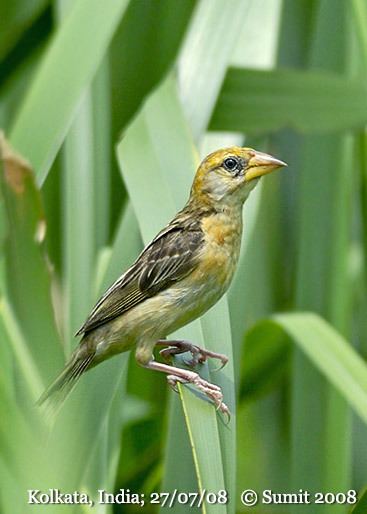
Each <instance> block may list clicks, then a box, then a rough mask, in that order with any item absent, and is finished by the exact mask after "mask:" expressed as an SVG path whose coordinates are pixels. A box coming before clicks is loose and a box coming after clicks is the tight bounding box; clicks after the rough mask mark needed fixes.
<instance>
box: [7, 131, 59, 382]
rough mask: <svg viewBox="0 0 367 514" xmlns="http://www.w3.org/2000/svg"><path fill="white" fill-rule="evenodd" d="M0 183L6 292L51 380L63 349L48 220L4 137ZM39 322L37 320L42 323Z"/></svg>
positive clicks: (43, 374)
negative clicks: (48, 245) (55, 308)
mask: <svg viewBox="0 0 367 514" xmlns="http://www.w3.org/2000/svg"><path fill="white" fill-rule="evenodd" d="M0 153H1V159H2V162H1V163H0V167H1V177H0V182H1V186H2V195H3V198H4V202H5V207H6V216H7V226H8V230H7V240H6V245H5V251H6V275H7V292H8V295H9V299H10V300H11V303H12V307H13V310H14V312H15V315H16V318H17V319H18V321H19V324H20V326H21V327H22V331H23V333H24V334H25V336H26V342H27V346H28V348H29V352H30V353H31V355H32V356H33V359H34V360H35V362H37V366H38V368H39V373H40V375H41V377H42V379H43V380H44V381H45V382H47V380H50V379H51V375H52V369H53V367H54V366H55V364H56V365H57V364H59V365H61V363H62V362H63V351H62V348H61V345H60V340H59V335H58V332H57V329H56V326H55V319H54V312H53V307H52V301H51V277H50V272H49V269H48V267H47V260H46V253H45V249H44V244H45V234H46V220H45V218H44V213H43V207H42V201H41V196H40V192H39V190H38V189H37V186H36V185H35V181H34V176H33V172H32V170H31V169H30V168H29V165H28V164H27V163H26V162H25V161H24V160H23V159H22V158H21V157H19V156H18V155H16V154H15V153H14V152H13V151H12V149H11V148H10V146H9V145H8V144H7V143H6V141H5V139H4V138H3V137H2V138H1V141H0ZM40 321H41V322H40Z"/></svg>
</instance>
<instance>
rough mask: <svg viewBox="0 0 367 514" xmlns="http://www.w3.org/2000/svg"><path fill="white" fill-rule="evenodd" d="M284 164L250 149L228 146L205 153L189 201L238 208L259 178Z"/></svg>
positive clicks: (284, 164)
mask: <svg viewBox="0 0 367 514" xmlns="http://www.w3.org/2000/svg"><path fill="white" fill-rule="evenodd" d="M283 166H287V165H286V163H285V162H282V161H280V160H278V159H275V158H274V157H272V156H271V155H268V154H265V153H262V152H257V151H256V150H253V149H252V148H241V147H239V146H232V147H230V148H223V149H222V150H217V151H216V152H213V153H211V154H209V155H208V156H207V157H206V158H205V159H204V160H203V162H202V163H201V164H200V166H199V168H198V170H197V172H196V175H195V179H194V182H193V185H192V189H191V198H196V199H200V200H201V201H205V202H209V203H225V204H237V205H242V203H243V202H244V201H245V200H246V198H247V196H248V195H249V193H250V191H251V190H252V189H253V188H254V187H255V185H256V184H257V182H258V181H259V179H260V177H262V176H263V175H267V174H268V173H270V172H271V171H274V170H275V169H277V168H281V167H283Z"/></svg>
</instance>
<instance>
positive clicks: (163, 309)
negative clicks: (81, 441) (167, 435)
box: [38, 146, 287, 415]
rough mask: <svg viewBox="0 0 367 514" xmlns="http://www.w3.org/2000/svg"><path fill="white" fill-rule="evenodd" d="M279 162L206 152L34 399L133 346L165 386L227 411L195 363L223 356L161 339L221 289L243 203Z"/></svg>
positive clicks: (231, 263) (62, 393) (238, 152)
mask: <svg viewBox="0 0 367 514" xmlns="http://www.w3.org/2000/svg"><path fill="white" fill-rule="evenodd" d="M284 166H287V164H286V163H285V162H283V161H281V160H279V159H276V158H274V157H272V156H271V155H268V154H266V153H263V152H260V151H256V150H254V149H252V148H247V147H240V146H232V147H228V148H222V149H219V150H217V151H215V152H213V153H211V154H209V155H208V156H207V157H206V158H205V159H204V160H203V161H202V162H201V164H200V166H199V167H198V169H197V172H196V174H195V177H194V180H193V183H192V187H191V191H190V195H189V199H188V201H187V203H186V205H185V206H184V207H183V209H182V210H180V211H179V212H178V213H177V214H176V216H175V217H174V218H173V219H172V221H171V222H169V223H168V225H167V226H166V227H165V228H163V229H162V230H161V231H160V232H159V233H158V235H157V236H156V237H155V238H154V239H153V240H152V241H151V242H150V243H149V244H148V245H147V246H146V247H145V248H144V250H143V251H142V252H141V254H140V255H139V256H138V257H137V259H136V260H135V262H134V263H133V264H132V265H131V266H130V267H129V268H128V269H127V270H126V271H125V272H124V273H123V274H122V275H121V276H120V277H119V278H118V279H117V280H116V281H115V282H114V283H113V284H112V285H111V287H109V288H108V289H107V291H106V292H105V293H104V294H103V295H102V296H101V298H100V299H99V300H98V302H97V303H96V305H95V306H94V308H93V309H92V311H91V313H90V314H89V316H88V318H87V319H86V321H85V322H84V324H83V325H82V326H81V328H80V329H79V330H78V332H77V333H76V336H81V340H80V342H79V344H78V345H77V347H76V349H75V350H74V351H73V353H72V354H71V357H70V359H69V360H68V362H67V363H66V365H65V367H64V369H63V370H62V371H61V373H60V374H59V375H58V376H57V378H56V379H55V380H54V382H52V383H51V385H50V386H49V387H48V388H47V389H46V390H45V392H44V393H43V394H42V396H41V397H40V399H39V401H38V404H39V405H42V404H44V403H45V402H46V401H48V402H49V401H54V402H55V403H56V404H58V405H61V404H62V403H63V402H64V400H65V399H66V397H67V396H68V395H69V393H70V392H71V391H72V389H73V388H74V386H75V385H76V383H77V381H78V379H79V378H80V377H81V375H83V374H84V373H85V372H86V371H88V370H90V369H91V368H93V367H95V366H96V365H98V364H100V363H101V362H103V361H105V360H107V359H109V358H110V357H112V356H114V355H117V354H119V353H121V352H125V351H127V350H131V349H133V348H135V358H136V361H137V363H138V364H139V365H141V366H143V367H145V368H148V369H150V370H156V371H160V372H163V373H165V374H166V375H167V380H168V383H169V384H170V385H171V386H172V387H173V388H177V384H178V383H183V384H191V385H192V386H193V387H195V388H196V389H197V390H198V391H199V392H201V393H202V394H203V395H204V396H205V397H206V398H207V399H208V401H210V402H211V403H213V404H214V405H215V406H216V408H217V409H218V410H219V411H221V412H222V413H225V414H228V415H229V409H228V407H227V405H226V404H225V402H224V399H223V393H222V391H221V389H220V387H219V386H217V385H216V384H213V383H211V382H209V381H207V380H204V379H203V378H202V377H201V376H200V374H199V373H198V371H197V370H196V369H197V366H198V365H199V364H201V363H203V362H205V361H206V360H207V358H214V359H218V360H219V361H220V362H221V365H222V366H223V365H225V364H226V363H227V361H228V359H227V357H226V356H225V355H222V354H220V353H215V352H211V351H209V350H206V349H204V348H201V347H199V346H197V345H196V344H194V343H192V342H190V341H184V340H169V339H166V338H167V337H168V336H169V334H172V333H173V332H175V331H176V330H177V329H179V328H181V327H183V326H184V325H186V324H188V323H190V322H191V321H193V320H195V319H196V318H198V317H200V316H202V315H203V314H204V313H205V312H206V311H207V310H208V309H210V308H211V307H212V306H213V305H214V304H215V303H216V302H217V301H218V300H219V299H220V298H221V296H222V295H223V294H224V293H225V292H226V290H227V289H228V287H229V285H230V283H231V280H232V278H233V275H234V273H235V270H236V267H237V263H238V259H239V254H240V246H241V238H242V207H243V204H244V202H245V201H246V199H247V198H248V196H249V194H250V192H251V191H252V190H253V189H254V187H255V186H256V184H257V183H258V182H259V180H260V178H261V177H262V176H263V175H266V174H268V173H270V172H272V171H273V170H276V169H278V168H282V167H284ZM156 346H157V347H164V348H163V349H162V350H161V351H160V354H161V356H162V358H163V360H164V361H165V362H160V361H157V360H156V359H155V358H154V355H153V352H154V348H155V347H156ZM184 352H189V353H190V354H191V357H192V358H191V359H190V360H188V361H187V362H186V363H187V364H188V366H187V368H180V367H178V366H175V365H173V364H172V360H173V356H174V355H176V354H182V353H184ZM195 368H196V369H195Z"/></svg>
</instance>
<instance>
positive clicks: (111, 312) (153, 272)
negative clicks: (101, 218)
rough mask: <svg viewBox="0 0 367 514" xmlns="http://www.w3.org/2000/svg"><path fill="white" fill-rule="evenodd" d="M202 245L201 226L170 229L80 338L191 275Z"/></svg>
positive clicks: (109, 295)
mask: <svg viewBox="0 0 367 514" xmlns="http://www.w3.org/2000/svg"><path fill="white" fill-rule="evenodd" d="M202 243H203V233H202V231H201V230H200V227H199V224H198V223H197V224H195V225H194V226H193V227H192V228H191V227H190V228H184V227H183V226H182V225H180V224H175V223H173V224H171V225H169V226H168V227H166V228H165V229H164V230H163V231H162V232H160V233H159V234H158V235H157V237H156V238H155V239H153V241H152V242H151V243H150V244H149V245H148V246H147V247H146V248H145V249H144V250H143V252H142V253H141V254H140V256H139V257H138V259H137V260H136V261H135V263H134V264H133V265H132V266H131V267H130V268H129V269H128V270H127V271H126V273H124V275H122V276H121V277H120V278H119V279H118V280H116V282H115V283H114V284H112V286H111V287H110V288H109V289H108V290H107V291H106V293H105V294H104V295H103V296H102V297H101V299H100V300H99V301H98V303H97V304H96V306H95V307H94V309H93V310H92V312H91V314H90V315H89V317H88V319H87V320H86V322H85V323H84V325H83V326H82V327H81V328H80V330H79V331H78V332H77V334H76V335H80V334H83V333H86V332H90V331H91V330H93V329H95V328H97V327H98V326H100V325H103V324H104V323H107V322H108V321H110V320H111V319H113V318H116V317H117V316H120V315H121V314H123V313H124V312H126V311H128V310H129V309H131V308H132V307H134V306H136V305H138V304H139V303H141V302H142V301H144V300H145V299H146V298H149V297H150V296H153V295H155V294H156V293H158V292H159V291H162V290H163V289H166V288H167V287H169V286H170V285H171V284H172V283H174V282H176V281H178V280H180V279H182V278H183V277H185V276H186V275H188V274H189V273H190V272H191V271H192V270H193V269H194V268H195V266H196V264H197V257H198V253H199V249H200V247H201V245H202Z"/></svg>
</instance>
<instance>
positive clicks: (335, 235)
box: [0, 0, 367, 514]
mask: <svg viewBox="0 0 367 514" xmlns="http://www.w3.org/2000/svg"><path fill="white" fill-rule="evenodd" d="M0 10H1V15H0V60H1V61H0V126H1V127H2V128H3V130H4V133H5V135H6V137H7V138H8V139H9V141H10V143H11V145H12V146H13V148H14V149H15V150H16V151H17V152H18V153H19V154H20V155H22V156H23V157H24V158H26V159H27V160H28V161H29V163H30V165H31V167H32V169H33V171H34V173H30V172H29V171H27V170H26V169H22V170H19V169H10V170H9V168H8V167H7V164H6V159H5V164H4V163H2V165H1V197H0V199H1V202H0V240H1V253H0V342H1V344H0V361H1V364H2V372H1V374H0V406H1V416H0V476H1V487H0V512H3V513H4V514H10V513H13V512H20V513H22V514H23V513H25V512H28V511H31V510H32V509H33V512H34V511H37V512H38V511H39V512H41V511H42V512H44V511H45V512H51V513H56V514H57V513H58V512H59V511H62V512H65V511H66V510H67V511H68V512H75V513H86V512H93V511H94V512H98V513H103V514H108V513H112V512H115V513H127V514H129V513H134V512H140V511H141V510H142V509H141V507H139V506H134V505H132V504H129V505H123V506H118V505H115V506H112V505H98V506H97V505H95V506H94V507H93V509H90V508H86V507H83V506H78V505H74V506H68V507H59V506H52V505H51V506H28V505H27V490H28V489H40V490H43V491H47V490H48V489H49V488H58V489H61V490H63V491H69V492H70V491H74V490H78V491H86V492H88V493H89V494H90V496H91V497H92V498H95V497H96V491H97V490H98V489H106V490H107V491H109V492H113V491H119V489H120V488H125V489H127V488H129V489H130V490H131V491H133V492H138V493H144V494H145V496H146V499H148V497H149V494H150V493H151V492H153V491H167V492H172V491H173V490H174V489H175V488H178V489H179V490H180V491H183V492H195V491H199V492H202V491H203V490H206V491H210V492H213V493H217V492H218V491H220V490H224V489H225V490H226V491H227V492H228V495H229V502H228V503H227V504H225V505H223V504H220V503H217V504H211V503H209V502H204V504H203V506H202V507H201V509H199V508H197V507H193V508H189V507H188V506H187V505H180V504H179V503H178V502H176V503H175V504H174V505H173V506H172V507H171V508H169V509H168V507H167V506H166V507H164V506H161V507H159V506H158V505H149V503H148V501H147V503H146V505H145V506H144V509H145V512H148V513H149V512H152V513H155V512H157V511H158V510H160V511H165V510H169V512H171V513H173V514H176V513H186V512H188V511H190V512H195V511H200V510H201V511H203V512H205V513H207V514H212V513H223V514H233V513H234V512H256V513H258V514H262V513H264V514H267V513H272V512H274V513H277V512H279V513H289V514H298V513H303V512H309V513H311V512H312V514H334V513H335V514H338V513H346V512H351V509H352V506H351V505H348V504H346V505H337V504H335V503H334V504H332V505H312V506H309V505H291V506H289V505H280V506H279V505H262V504H261V502H260V503H259V504H258V505H257V506H256V507H252V508H249V509H247V510H246V507H245V506H244V505H243V504H242V503H241V501H240V495H241V491H243V490H245V489H254V490H256V491H257V492H258V493H259V494H261V491H263V490H265V489H272V490H273V491H276V492H292V491H298V490H299V489H303V490H308V491H310V492H311V493H313V492H315V491H324V492H327V491H331V492H335V493H336V492H347V491H348V490H350V489H356V490H357V491H358V492H359V497H360V498H362V499H361V501H360V503H359V505H358V506H357V507H355V510H354V513H355V514H363V513H364V512H366V510H365V509H366V495H365V496H364V497H362V491H363V488H364V487H365V486H366V485H367V445H366V437H367V430H366V423H367V365H366V362H365V358H366V353H367V345H366V333H367V325H366V312H367V310H366V309H367V301H366V285H367V284H366V268H365V256H366V250H367V232H366V227H367V225H366V223H367V165H366V162H367V139H366V134H365V126H366V122H367V102H366V93H367V81H366V69H367V2H366V1H365V0H350V1H348V2H347V1H345V0H283V1H281V0H230V1H227V0H198V1H195V0H130V1H128V0H109V1H108V2H100V1H99V0H74V1H71V0H70V1H68V0H54V1H49V0H14V1H12V2H7V1H5V0H0ZM229 144H246V145H248V146H254V147H256V148H257V149H260V150H264V151H269V152H270V153H273V154H274V155H275V156H277V157H279V158H281V159H283V160H285V161H286V162H288V164H289V168H288V169H287V170H285V171H281V172H279V173H276V174H274V175H273V176H269V177H267V178H266V180H263V181H262V183H261V186H260V187H258V188H257V189H256V190H255V191H254V192H253V193H252V195H251V198H250V200H249V201H248V202H247V203H246V206H245V210H244V211H245V212H244V221H245V230H244V240H243V247H242V253H241V259H240V265H239V269H238V272H237V275H236V277H235V280H234V282H233V284H232V286H231V289H230V291H229V292H228V294H227V295H226V297H225V298H223V299H222V300H221V301H220V302H219V304H217V305H216V306H215V307H214V308H213V309H212V310H211V311H210V312H209V313H207V314H206V315H205V316H204V317H203V318H202V319H201V320H197V321H196V322H194V323H193V324H191V325H190V326H188V327H185V328H184V329H182V330H181V331H180V333H179V334H178V335H179V336H180V337H181V336H182V337H184V338H187V339H191V340H193V341H195V342H197V343H198V344H201V345H204V346H206V347H208V348H210V349H212V350H216V351H220V352H222V353H226V354H227V355H228V356H229V357H230V363H229V364H228V365H227V366H226V367H225V368H224V369H223V370H221V371H220V372H216V371H214V370H213V369H211V368H209V367H208V366H207V365H205V366H203V368H202V370H201V373H202V374H203V375H204V376H207V377H208V378H210V379H211V380H213V381H214V382H215V383H217V384H219V385H220V386H221V387H222V388H223V391H224V395H225V400H226V402H227V403H228V404H229V406H230V408H231V410H232V412H233V416H232V418H231V422H230V424H229V425H228V426H226V425H225V424H224V423H223V421H222V420H221V418H220V417H219V416H218V415H217V413H216V412H215V410H214V408H213V407H212V406H210V405H209V404H208V403H206V402H203V401H202V400H201V399H199V398H197V397H196V396H195V395H193V394H192V392H191V391H189V390H188V388H186V387H182V388H180V395H175V394H174V393H173V392H171V391H169V390H168V388H167V385H166V381H165V377H163V376H159V374H156V373H152V372H149V371H146V370H142V369H140V368H138V367H137V366H136V364H135V362H134V359H130V358H129V355H127V354H124V355H121V356H119V357H117V358H114V359H113V360H111V361H109V362H108V363H106V364H104V365H103V366H100V367H98V368H96V369H95V370H93V372H91V373H88V374H87V375H86V376H85V377H83V380H82V381H81V383H80V385H79V386H78V388H77V390H75V392H73V395H72V398H70V400H69V401H68V402H67V404H66V405H65V408H64V409H63V410H62V412H61V413H60V415H59V416H58V418H57V421H56V423H55V425H52V423H51V422H50V420H49V419H48V418H47V416H46V415H45V414H44V413H42V412H40V411H39V410H38V409H37V408H35V406H34V402H35V400H36V399H37V397H38V396H39V394H40V393H41V392H42V390H43V388H44V387H45V386H46V385H47V384H48V383H49V381H50V380H51V379H52V378H53V377H54V376H55V374H56V373H57V372H58V371H59V370H60V368H61V367H62V364H63V362H64V359H65V356H67V355H68V354H69V353H70V351H71V349H72V347H73V346H74V345H75V344H77V342H76V340H74V338H73V334H74V333H75V331H76V330H77V329H78V327H79V326H80V325H81V323H82V322H83V321H84V319H85V317H86V315H87V314H88V312H89V309H90V308H91V307H92V305H93V303H94V302H95V300H96V299H97V297H98V295H99V294H100V293H101V292H102V291H103V290H104V289H105V288H106V287H107V286H108V285H109V284H110V283H111V282H112V281H113V280H114V279H115V278H117V277H118V276H119V274H121V273H122V271H123V270H124V269H125V268H126V267H127V266H128V265H129V264H130V263H131V262H132V261H133V260H134V258H135V257H136V256H137V254H138V253H139V251H140V250H141V248H142V246H143V243H146V242H148V241H149V240H150V238H151V237H153V236H154V235H155V233H156V232H157V231H158V230H159V229H160V228H161V227H162V226H164V225H165V224H166V223H167V222H168V221H169V219H170V218H171V217H172V216H173V215H174V214H175V212H176V211H177V210H178V209H179V208H180V207H182V206H183V204H184V202H185V200H186V198H187V195H188V191H189V187H190V183H191V180H192V177H193V174H194V172H195V167H196V166H197V164H198V162H199V160H200V157H202V156H204V155H205V154H206V153H207V152H209V151H211V150H213V149H215V148H218V147H222V146H226V145H229ZM5 157H6V155H5ZM45 227H47V231H46V235H45V236H44V229H45ZM306 311H308V312H306ZM275 312H276V313H278V314H276V315H274V313H275ZM144 509H143V510H144Z"/></svg>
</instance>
